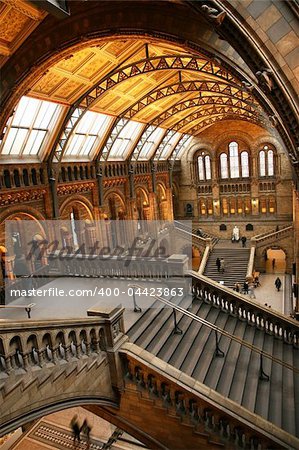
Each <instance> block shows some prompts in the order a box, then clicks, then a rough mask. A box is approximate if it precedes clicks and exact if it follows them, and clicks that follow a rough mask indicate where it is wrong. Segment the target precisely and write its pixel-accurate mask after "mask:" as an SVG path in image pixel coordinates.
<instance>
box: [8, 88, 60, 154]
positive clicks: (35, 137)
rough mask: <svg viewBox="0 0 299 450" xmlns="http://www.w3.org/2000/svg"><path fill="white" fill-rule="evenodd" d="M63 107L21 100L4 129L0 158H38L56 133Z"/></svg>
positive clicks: (32, 99)
mask: <svg viewBox="0 0 299 450" xmlns="http://www.w3.org/2000/svg"><path fill="white" fill-rule="evenodd" d="M63 109H64V108H63V106H62V105H59V104H57V103H53V102H48V101H45V100H38V99H35V98H31V97H26V96H24V97H22V98H21V100H20V102H19V103H18V105H17V107H16V109H15V112H14V114H13V115H12V117H10V119H9V120H8V122H7V124H6V128H5V130H4V139H3V141H2V143H1V145H0V154H1V156H5V155H7V156H8V155H9V156H10V157H15V158H22V157H33V158H35V159H37V157H38V156H40V154H41V153H42V150H44V148H45V144H46V141H48V140H49V138H50V137H51V136H52V135H53V133H54V132H55V131H56V128H57V123H58V120H59V118H60V116H61V114H62V112H63Z"/></svg>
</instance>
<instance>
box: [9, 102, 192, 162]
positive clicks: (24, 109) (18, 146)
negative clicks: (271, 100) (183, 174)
mask: <svg viewBox="0 0 299 450" xmlns="http://www.w3.org/2000/svg"><path fill="white" fill-rule="evenodd" d="M64 110H65V107H63V106H62V105H60V104H58V103H54V102H48V101H46V100H38V99H35V98H32V97H28V96H25V97H22V98H21V100H20V102H19V104H18V105H17V107H16V109H15V111H14V114H13V115H12V116H11V117H10V119H9V120H8V122H7V125H6V128H5V132H4V138H3V141H2V142H1V144H0V156H1V159H2V160H4V161H6V160H7V159H9V158H18V159H20V160H22V159H23V160H24V162H25V161H27V158H28V157H30V159H33V160H36V161H38V160H42V159H44V158H46V156H47V155H48V154H49V150H50V149H49V147H51V146H52V145H53V142H52V141H53V139H52V138H53V137H54V135H55V131H56V130H57V127H58V125H59V122H61V121H62V120H63V111H64ZM114 120H115V117H113V116H110V115H107V114H102V113H98V112H95V111H87V112H86V113H85V114H84V116H83V117H82V119H81V120H80V121H79V123H78V125H77V126H75V128H74V131H73V132H72V133H71V134H70V136H69V138H68V140H67V144H66V149H65V153H64V158H63V160H68V161H76V160H78V159H79V160H86V161H88V160H93V159H94V158H95V157H96V156H97V155H99V153H100V152H101V149H102V147H103V146H104V143H105V141H106V138H107V134H108V132H109V130H110V132H111V131H112V129H113V126H112V124H113V122H114ZM145 128H146V125H145V124H143V123H140V122H136V121H133V120H128V121H127V122H126V125H125V126H124V127H123V128H122V129H121V131H120V132H119V134H118V135H117V137H116V139H115V140H114V143H113V145H112V147H111V149H110V152H109V157H108V161H120V160H125V159H127V158H128V157H130V156H131V154H132V152H133V151H134V148H135V146H136V144H137V142H138V139H139V138H140V137H141V138H142V135H143V130H144V129H145ZM150 129H151V130H153V131H152V132H151V133H150V134H149V136H148V137H147V139H146V140H145V141H144V143H143V145H142V147H141V150H140V153H139V158H138V159H140V160H144V161H147V160H149V159H151V158H154V159H157V160H166V159H167V158H169V156H170V155H171V154H172V152H173V151H174V150H175V147H176V144H178V143H179V141H180V139H181V137H182V136H187V135H183V134H182V133H178V132H175V131H173V130H166V129H164V128H161V127H151V128H150ZM188 141H189V142H190V140H188ZM184 148H186V146H184ZM180 153H181V152H180Z"/></svg>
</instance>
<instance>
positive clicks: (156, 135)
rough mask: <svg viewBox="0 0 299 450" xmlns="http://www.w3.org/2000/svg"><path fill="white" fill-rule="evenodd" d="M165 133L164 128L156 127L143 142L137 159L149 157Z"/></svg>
mask: <svg viewBox="0 0 299 450" xmlns="http://www.w3.org/2000/svg"><path fill="white" fill-rule="evenodd" d="M165 133H166V130H163V128H159V127H157V128H156V129H155V131H153V132H152V134H151V135H150V136H149V137H148V139H147V140H146V142H145V143H144V145H143V147H142V149H141V152H140V154H139V159H143V160H147V159H150V158H151V156H152V154H153V152H154V151H155V149H156V148H157V146H158V145H159V143H160V141H161V139H162V137H163V135H164V134H165Z"/></svg>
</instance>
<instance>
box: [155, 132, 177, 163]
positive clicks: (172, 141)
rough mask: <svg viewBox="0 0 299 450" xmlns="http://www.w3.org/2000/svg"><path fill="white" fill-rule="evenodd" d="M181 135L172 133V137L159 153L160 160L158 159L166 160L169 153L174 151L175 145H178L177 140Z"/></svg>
mask: <svg viewBox="0 0 299 450" xmlns="http://www.w3.org/2000/svg"><path fill="white" fill-rule="evenodd" d="M181 136H182V133H178V132H177V133H174V135H173V136H172V137H171V138H170V140H169V141H168V142H167V144H166V145H165V147H164V149H163V150H162V152H161V155H160V158H159V159H164V160H165V159H167V158H168V157H169V155H170V153H171V152H172V150H173V149H174V147H175V146H176V144H177V143H178V141H179V139H180V138H181Z"/></svg>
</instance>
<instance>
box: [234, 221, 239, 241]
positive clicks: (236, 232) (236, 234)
mask: <svg viewBox="0 0 299 450" xmlns="http://www.w3.org/2000/svg"><path fill="white" fill-rule="evenodd" d="M239 239H240V230H239V228H238V227H237V225H235V226H234V228H233V235H232V242H239Z"/></svg>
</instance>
